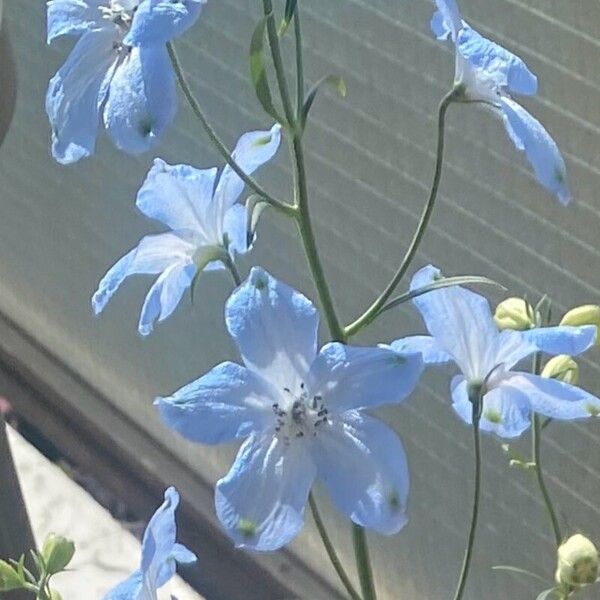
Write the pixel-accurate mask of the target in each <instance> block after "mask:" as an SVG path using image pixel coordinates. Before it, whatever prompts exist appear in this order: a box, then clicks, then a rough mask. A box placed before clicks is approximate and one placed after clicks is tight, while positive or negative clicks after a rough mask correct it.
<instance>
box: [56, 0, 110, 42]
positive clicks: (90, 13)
mask: <svg viewBox="0 0 600 600" xmlns="http://www.w3.org/2000/svg"><path fill="white" fill-rule="evenodd" d="M100 4H101V1H100V0H49V2H48V3H47V7H48V13H47V14H48V19H47V29H48V43H50V42H51V41H52V40H54V39H55V38H57V37H59V36H61V35H81V34H82V33H85V32H86V31H89V30H90V29H92V28H98V27H105V26H107V25H108V22H107V21H106V19H103V18H102V13H101V12H100V10H99V8H98V7H99V6H100Z"/></svg>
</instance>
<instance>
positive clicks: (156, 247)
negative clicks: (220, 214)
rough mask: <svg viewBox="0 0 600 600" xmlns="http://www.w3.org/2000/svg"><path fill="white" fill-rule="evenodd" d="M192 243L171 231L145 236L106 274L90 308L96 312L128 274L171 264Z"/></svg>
mask: <svg viewBox="0 0 600 600" xmlns="http://www.w3.org/2000/svg"><path fill="white" fill-rule="evenodd" d="M192 252H193V245H192V244H191V243H189V242H188V241H186V240H184V239H182V238H181V237H180V236H178V235H176V234H174V233H161V234H158V235H148V236H146V237H144V238H142V240H141V241H140V243H139V244H138V245H137V246H136V247H135V248H134V249H133V250H131V251H130V252H128V253H127V254H126V255H125V256H123V257H122V258H121V259H119V260H118V261H117V262H116V263H115V264H114V265H113V266H112V267H111V268H110V269H109V270H108V272H107V273H106V275H105V276H104V277H103V278H102V279H101V281H100V283H99V284H98V289H97V290H96V292H95V293H94V295H93V296H92V307H93V309H94V312H95V313H96V314H98V313H100V312H101V311H102V310H103V309H104V307H105V306H106V304H107V303H108V301H109V300H110V299H111V298H112V296H113V294H114V293H115V292H116V291H117V290H118V289H119V286H120V285H121V283H123V281H124V280H125V279H126V278H127V277H129V276H130V275H135V274H149V275H152V274H156V273H161V272H162V271H164V270H165V269H167V268H169V267H170V266H172V265H173V264H174V263H177V262H180V261H182V260H186V258H187V259H189V257H191V253H192Z"/></svg>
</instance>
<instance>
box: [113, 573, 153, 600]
mask: <svg viewBox="0 0 600 600" xmlns="http://www.w3.org/2000/svg"><path fill="white" fill-rule="evenodd" d="M142 580H143V575H142V572H141V571H140V570H137V571H135V572H134V573H132V574H131V575H130V576H129V577H128V578H127V579H126V580H125V581H123V582H121V583H120V584H119V585H118V586H117V587H115V588H113V589H112V590H110V592H108V593H107V594H106V595H105V596H103V600H137V599H138V598H139V595H140V593H141V592H142V587H143V583H142Z"/></svg>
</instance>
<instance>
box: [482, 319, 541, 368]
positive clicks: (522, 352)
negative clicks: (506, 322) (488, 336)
mask: <svg viewBox="0 0 600 600" xmlns="http://www.w3.org/2000/svg"><path fill="white" fill-rule="evenodd" d="M523 333H524V332H522V331H513V330H510V329H504V330H502V331H501V332H500V335H498V337H497V338H496V343H495V344H494V347H493V348H490V354H491V355H493V356H494V362H495V364H496V365H497V366H498V367H500V366H502V370H503V371H508V370H509V369H511V368H512V367H514V366H515V365H516V364H517V363H518V362H519V361H520V360H523V359H524V358H526V357H528V356H531V355H532V354H533V353H534V352H536V351H537V349H538V348H537V346H536V345H535V344H533V343H532V342H531V341H530V340H529V338H527V337H526V336H525V335H523Z"/></svg>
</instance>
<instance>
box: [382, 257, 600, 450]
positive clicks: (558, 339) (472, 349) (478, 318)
mask: <svg viewBox="0 0 600 600" xmlns="http://www.w3.org/2000/svg"><path fill="white" fill-rule="evenodd" d="M440 276H441V274H440V271H439V270H438V269H437V268H435V267H433V266H431V265H429V266H427V267H424V268H423V269H421V270H420V271H418V272H417V273H416V274H415V276H414V277H413V279H412V282H411V289H418V288H420V287H423V286H424V285H427V284H430V283H432V281H435V280H436V279H438V278H439V277H440ZM413 302H414V304H415V305H416V307H417V308H418V309H419V311H420V313H421V316H422V317H423V320H424V321H425V325H426V326H427V329H428V330H429V333H430V334H431V336H413V337H408V338H404V339H400V340H397V341H396V342H393V343H392V345H391V347H392V348H393V349H396V350H397V351H399V352H413V351H421V352H422V355H423V360H424V362H425V363H430V364H435V363H443V362H448V361H453V362H455V363H456V364H457V365H458V367H459V369H460V370H461V372H462V374H461V375H458V376H456V377H455V378H454V379H453V381H452V386H451V389H452V401H453V407H454V410H455V411H456V412H457V413H458V415H459V416H460V417H461V419H463V421H465V423H471V419H472V411H471V403H470V401H469V398H468V393H467V390H468V387H469V386H470V385H483V386H484V388H483V389H484V396H483V411H482V418H481V429H482V430H484V431H492V432H494V433H496V434H497V435H499V436H501V437H507V438H510V437H516V436H519V435H520V434H521V433H522V432H523V431H524V430H525V429H527V427H528V426H529V422H530V414H531V412H532V411H534V412H537V413H540V414H542V415H545V416H547V417H552V418H553V419H580V418H585V417H589V416H593V415H597V414H598V412H600V399H598V398H596V397H595V396H593V395H591V394H589V393H588V392H586V391H584V390H582V389H580V388H578V387H575V386H573V385H569V384H567V383H563V382H562V381H557V380H554V379H546V378H544V377H540V376H537V375H532V374H530V373H525V372H520V371H513V370H512V369H513V368H514V367H515V365H516V364H517V363H518V362H519V361H521V360H522V359H524V358H525V357H527V356H529V355H531V354H533V353H534V352H537V351H542V352H547V353H550V354H569V355H571V356H574V355H577V354H580V353H581V352H584V351H585V350H587V349H588V348H589V347H590V346H592V345H593V344H594V341H595V339H596V327H595V326H593V325H588V326H585V327H567V326H558V327H544V328H537V329H531V330H529V331H525V332H520V331H511V330H504V331H498V329H497V327H496V324H495V323H494V319H493V316H492V313H491V310H490V306H489V303H488V301H487V300H486V298H484V297H483V296H481V295H479V294H476V293H475V292H472V291H470V290H467V289H465V288H461V287H458V286H457V287H449V288H443V289H438V290H435V291H432V292H429V293H427V294H424V295H422V296H419V297H418V298H415V299H414V300H413Z"/></svg>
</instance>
